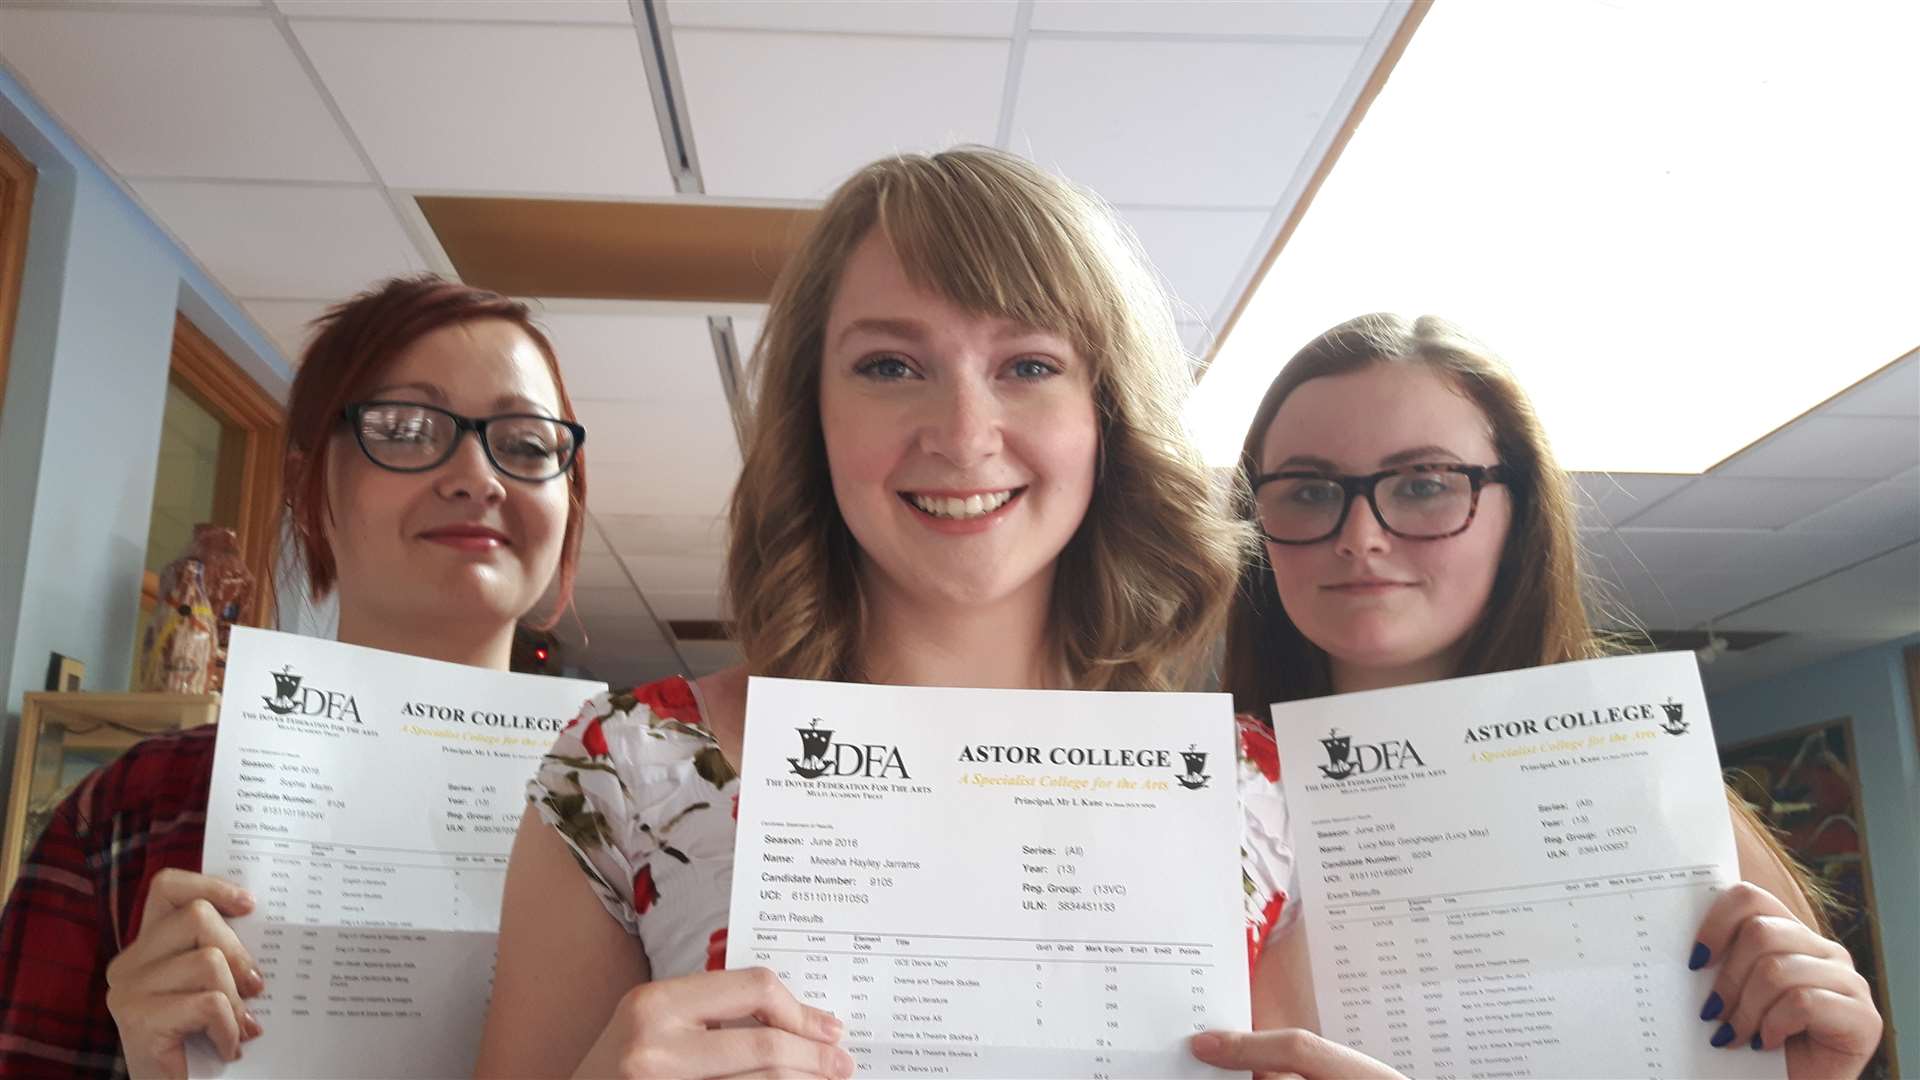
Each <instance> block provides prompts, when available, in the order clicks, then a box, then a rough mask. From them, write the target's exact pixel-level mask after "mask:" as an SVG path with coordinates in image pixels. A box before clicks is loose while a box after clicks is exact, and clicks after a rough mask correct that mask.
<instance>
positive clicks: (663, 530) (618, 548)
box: [600, 514, 727, 557]
mask: <svg viewBox="0 0 1920 1080" xmlns="http://www.w3.org/2000/svg"><path fill="white" fill-rule="evenodd" d="M600 523H601V525H602V526H603V527H604V528H605V529H606V531H607V535H608V536H609V537H611V538H612V541H613V550H614V551H615V553H617V554H620V555H694V556H701V557H710V556H716V555H722V554H724V553H725V552H726V546H727V523H726V520H725V518H723V517H721V516H719V515H713V514H603V515H601V517H600Z"/></svg>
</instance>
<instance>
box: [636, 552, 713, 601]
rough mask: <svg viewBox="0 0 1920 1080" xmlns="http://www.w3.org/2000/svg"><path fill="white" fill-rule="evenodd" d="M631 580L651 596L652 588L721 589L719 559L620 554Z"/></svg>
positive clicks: (684, 589) (680, 590)
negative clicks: (631, 577)
mask: <svg viewBox="0 0 1920 1080" xmlns="http://www.w3.org/2000/svg"><path fill="white" fill-rule="evenodd" d="M620 561H621V562H623V563H625V564H626V565H627V570H628V571H630V572H631V573H632V574H633V580H634V581H636V582H638V583H639V585H640V588H641V589H642V590H644V591H645V592H646V593H647V594H648V595H649V596H651V595H652V594H653V593H654V591H655V590H666V591H673V592H688V591H693V590H699V591H702V592H714V593H717V592H719V591H720V581H721V577H722V572H721V566H720V560H719V559H718V558H714V557H711V556H688V555H622V556H620Z"/></svg>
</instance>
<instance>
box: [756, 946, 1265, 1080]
mask: <svg viewBox="0 0 1920 1080" xmlns="http://www.w3.org/2000/svg"><path fill="white" fill-rule="evenodd" d="M1216 952H1217V950H1215V949H1214V948H1213V947H1211V946H1208V945H1202V944H1193V943H1183V942H1159V941H1064V940H1055V939H1030V938H988V937H968V936H964V935H955V934H928V933H906V934H895V933H884V934H877V933H868V932H853V931H840V930H832V929H826V928H821V927H805V926H795V927H778V926H758V927H755V928H754V930H753V937H752V942H751V946H750V952H749V956H750V958H751V960H752V962H754V963H756V964H764V965H766V966H767V967H770V968H772V969H773V970H774V971H775V972H776V973H778V974H779V976H780V978H781V979H782V980H783V981H784V982H785V983H786V984H787V986H788V987H789V988H791V989H792V990H793V991H794V993H795V994H796V995H798V996H799V997H800V999H801V1000H802V1001H805V1002H807V1003H808V1004H810V1005H813V1006H816V1007H818V1008H822V1009H827V1010H829V1011H831V1012H833V1013H834V1014H835V1015H837V1016H839V1017H840V1019H841V1020H843V1021H844V1022H845V1023H846V1025H847V1037H846V1046H847V1050H848V1052H849V1053H851V1054H852V1055H853V1057H854V1061H855V1062H856V1063H857V1064H858V1067H859V1070H860V1072H861V1073H862V1074H863V1075H869V1074H874V1073H879V1074H883V1075H884V1074H888V1073H891V1074H896V1075H949V1076H1019V1075H1053V1076H1093V1077H1104V1076H1111V1075H1168V1074H1170V1073H1171V1072H1173V1071H1175V1070H1174V1069H1173V1068H1172V1067H1173V1066H1175V1065H1180V1064H1181V1063H1182V1062H1184V1067H1182V1068H1180V1069H1179V1070H1178V1071H1182V1072H1185V1071H1191V1065H1192V1062H1191V1058H1190V1057H1189V1055H1188V1053H1187V1050H1186V1048H1185V1045H1184V1043H1182V1044H1181V1045H1178V1046H1173V1047H1168V1046H1164V1045H1143V1044H1141V1043H1140V1042H1139V1040H1138V1039H1137V1037H1131V1038H1130V1034H1131V1033H1133V1032H1137V1031H1139V1030H1141V1029H1142V1028H1145V1027H1148V1026H1150V1025H1149V1024H1148V1021H1149V1019H1151V1020H1152V1021H1154V1022H1155V1023H1157V1024H1158V1026H1159V1027H1160V1028H1161V1030H1165V1022H1166V1017H1167V1016H1168V1015H1169V1013H1170V1011H1173V1010H1178V1011H1180V1012H1181V1013H1183V1014H1191V1015H1192V1017H1193V1022H1192V1024H1191V1028H1192V1030H1194V1031H1199V1030H1202V1029H1203V1028H1205V1027H1206V1024H1205V1023H1204V1022H1203V1020H1204V1013H1205V1005H1204V1002H1205V996H1206V990H1205V986H1204V977H1205V976H1206V975H1207V973H1208V971H1209V969H1211V968H1213V967H1214V966H1216V965H1218V964H1221V963H1231V964H1238V965H1241V966H1242V967H1244V965H1245V964H1246V957H1245V956H1244V954H1238V953H1236V954H1235V955H1233V956H1227V957H1221V956H1218V955H1216ZM1072 1031H1079V1032H1087V1031H1092V1032H1095V1033H1096V1034H1095V1035H1093V1036H1092V1037H1091V1038H1090V1039H1088V1038H1086V1037H1084V1036H1082V1037H1081V1038H1080V1039H1079V1040H1078V1042H1080V1043H1081V1045H1075V1040H1073V1039H1071V1038H1069V1035H1068V1033H1069V1032H1072Z"/></svg>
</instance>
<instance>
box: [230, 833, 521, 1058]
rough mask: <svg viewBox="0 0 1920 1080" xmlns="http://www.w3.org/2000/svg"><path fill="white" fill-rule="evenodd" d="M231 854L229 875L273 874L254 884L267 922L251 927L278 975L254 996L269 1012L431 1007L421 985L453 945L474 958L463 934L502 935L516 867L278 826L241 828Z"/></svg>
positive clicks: (261, 958) (266, 968) (496, 858)
mask: <svg viewBox="0 0 1920 1080" xmlns="http://www.w3.org/2000/svg"><path fill="white" fill-rule="evenodd" d="M228 862H229V864H230V865H227V866H225V867H222V868H220V869H222V870H224V871H225V876H227V877H229V878H231V879H236V880H246V881H249V882H261V881H264V883H265V884H264V887H261V886H260V885H257V884H256V885H254V886H252V887H253V888H255V889H256V890H258V891H259V892H260V893H262V894H263V895H262V899H263V900H264V903H263V905H262V907H263V913H262V915H261V916H260V922H259V923H258V924H256V925H246V926H243V930H244V931H245V933H244V934H243V939H246V944H247V945H248V947H249V948H250V949H251V951H252V952H253V955H254V961H255V963H256V964H257V965H258V966H259V968H260V973H261V974H262V975H263V976H264V977H265V978H266V980H267V991H266V993H264V994H262V995H261V996H260V997H259V998H258V999H256V1000H255V1001H254V1002H253V1003H252V1004H251V1007H252V1008H253V1010H254V1012H255V1013H256V1014H257V1015H259V1016H260V1017H261V1019H262V1020H263V1022H264V1021H267V1020H269V1019H270V1018H271V1017H272V1016H274V1015H275V1014H276V1013H277V1012H279V1011H280V1010H281V1009H285V1010H286V1011H287V1012H288V1013H289V1014H290V1015H293V1016H308V1015H329V1016H335V1017H365V1016H389V1017H399V1018H418V1017H420V1016H421V1015H422V1014H421V1013H420V1012H418V1011H417V1008H416V1005H417V1000H416V999H417V996H418V995H417V994H416V983H417V982H419V981H420V980H422V979H434V978H435V977H436V976H437V975H438V974H439V973H440V972H439V970H437V969H440V966H441V965H444V964H446V963H448V958H447V956H446V955H444V954H447V953H452V954H453V956H454V957H455V958H456V962H458V963H461V964H463V965H464V964H466V963H467V961H465V960H464V959H463V958H461V957H460V952H459V950H460V949H461V948H465V947H466V946H463V945H460V944H458V943H457V942H458V940H459V939H461V938H467V937H472V938H476V939H477V938H482V937H484V938H491V937H492V936H493V932H492V931H491V929H489V928H488V924H489V922H490V921H492V920H497V918H498V914H497V913H498V911H499V907H500V894H501V891H502V889H503V888H504V886H505V882H506V870H507V857H506V856H505V855H492V854H465V853H455V852H447V851H427V850H415V849H408V848H384V847H370V846H367V845H363V844H340V843H330V842H322V841H314V840H305V839H299V838H291V837H275V836H236V837H234V838H233V839H232V845H231V850H230V852H229V860H228ZM249 922H251V920H250V921H249ZM449 925H451V926H453V927H455V928H456V929H454V930H451V931H448V930H441V929H440V927H444V926H449ZM429 928H431V931H432V932H429ZM487 952H488V954H489V955H490V953H491V950H490V949H489V950H487ZM487 967H488V969H489V972H490V970H491V964H490V963H489V964H488V965H487Z"/></svg>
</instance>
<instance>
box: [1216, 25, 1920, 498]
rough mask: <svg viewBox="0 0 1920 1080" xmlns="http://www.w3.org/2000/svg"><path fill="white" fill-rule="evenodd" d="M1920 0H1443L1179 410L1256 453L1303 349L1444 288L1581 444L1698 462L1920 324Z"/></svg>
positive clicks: (1784, 413)
mask: <svg viewBox="0 0 1920 1080" xmlns="http://www.w3.org/2000/svg"><path fill="white" fill-rule="evenodd" d="M1916 40H1920V4H1911V3H1908V4H1894V3H1876V4H1865V5H1860V6H1857V7H1847V8H1844V9H1843V8H1823V9H1814V8H1808V7H1804V6H1789V5H1785V4H1771V3H1755V4H1737V5H1736V4H1730V3H1715V4H1706V3H1699V4H1694V3H1686V4H1673V3H1659V2H1642V0H1633V2H1609V3H1600V2H1595V0H1556V2H1555V3H1537V2H1528V3H1512V2H1503V3H1496V2H1491V0H1474V2H1472V3H1439V4H1435V5H1433V7H1432V8H1431V10H1430V11H1429V12H1428V14H1427V16H1426V18H1425V20H1424V21H1423V22H1422V23H1421V25H1420V27H1419V30H1418V32H1416V33H1415V34H1414V36H1413V39H1412V42H1411V44H1410V45H1409V47H1408V49H1407V51H1406V53H1405V55H1404V56H1402V57H1401V59H1400V62H1399V64H1398V65H1397V67H1396V68H1395V70H1394V72H1393V74H1392V76H1391V77H1390V78H1389V79H1388V80H1387V83H1386V86H1385V88H1384V89H1383V90H1382V91H1381V93H1380V96H1379V97H1378V98H1377V99H1376V101H1375V102H1374V105H1373V107H1372V109H1371V111H1370V112H1369V113H1368V114H1367V116H1366V118H1365V119H1364V121H1363V122H1362V123H1361V124H1360V126H1359V128H1358V129H1357V130H1356V132H1355V133H1354V136H1353V139H1352V141H1351V142H1350V143H1349V144H1348V146H1347V148H1346V150H1345V152H1344V153H1343V154H1342V155H1341V157H1340V160H1339V161H1338V162H1337V163H1336V165H1335V167H1334V169H1333V171H1332V172H1331V174H1330V175H1329V176H1328V178H1327V181H1326V183H1325V184H1324V186H1323V187H1322V188H1321V190H1320V192H1319V194H1318V195H1317V196H1316V197H1315V199H1314V201H1313V204H1312V205H1311V206H1310V207H1309V209H1308V211H1307V213H1306V215H1305V216H1304V217H1303V218H1302V220H1301V222H1300V225H1299V228H1298V229H1297V230H1296V231H1295V233H1294V235H1293V237H1292V239H1291V240H1290V241H1289V242H1288V243H1287V245H1286V247H1285V249H1284V250H1283V251H1282V252H1281V254H1280V256H1279V258H1278V259H1277V260H1276V261H1275V262H1274V265H1273V267H1272V269H1271V270H1270V271H1269V272H1268V274H1267V276H1266V278H1265V280H1263V281H1262V282H1261V283H1260V284H1259V286H1258V288H1257V291H1256V292H1255V293H1254V295H1253V297H1252V298H1251V300H1250V301H1249V302H1248V305H1247V308H1246V310H1245V311H1244V312H1243V313H1242V315H1241V318H1240V320H1239V322H1238V324H1237V325H1235V326H1234V327H1233V329H1232V331H1231V334H1230V336H1229V337H1228V339H1227V340H1226V341H1225V342H1224V343H1223V344H1222V345H1221V348H1220V352H1219V355H1218V356H1217V358H1216V360H1215V362H1214V364H1213V366H1212V367H1211V369H1210V370H1209V371H1208V373H1207V374H1206V376H1205V378H1204V379H1203V380H1202V381H1201V384H1200V386H1199V387H1198V389H1197V390H1196V391H1195V394H1194V397H1193V400H1192V403H1191V406H1190V409H1189V415H1188V419H1189V422H1190V424H1191V426H1192V429H1193V431H1194V432H1195V434H1196V435H1197V436H1198V437H1199V438H1200V439H1201V440H1202V442H1203V445H1204V447H1205V449H1206V452H1207V457H1208V460H1210V461H1212V462H1214V463H1216V464H1229V463H1231V462H1233V461H1234V460H1236V458H1237V455H1238V452H1239V446H1240V442H1241V439H1242V438H1243V436H1244V433H1245V431H1246V427H1247V424H1248V423H1249V422H1250V420H1251V418H1252V414H1253V410H1254V408H1255V406H1256V405H1257V404H1258V403H1259V400H1260V397H1261V394H1262V393H1263V392H1264V390H1265V388H1266V386H1267V384H1268V382H1269V381H1270V380H1271V379H1272V378H1273V376H1274V374H1275V373H1276V372H1278V371H1279V369H1280V367H1281V365H1282V364H1284V363H1285V362H1286V361H1287V359H1288V358H1289V357H1291V356H1292V355H1293V354H1294V352H1296V351H1297V350H1298V349H1299V348H1300V347H1301V346H1302V345H1304V344H1305V343H1306V342H1307V341H1309V340H1311V339H1312V338H1313V337H1314V336H1315V335H1316V334H1318V333H1320V332H1321V331H1323V330H1325V329H1327V328H1329V327H1331V326H1333V325H1335V324H1336V323H1338V322H1340V321H1342V320H1344V319H1346V318H1349V317H1351V316H1354V315H1358V314H1362V313H1365V312H1369V311H1394V312H1399V313H1401V314H1407V315H1415V314H1423V313H1432V314H1438V315H1444V316H1446V317H1448V318H1450V319H1452V320H1454V321H1455V322H1458V323H1460V324H1461V325H1463V326H1464V327H1466V328H1467V329H1468V330H1469V331H1470V332H1472V333H1473V334H1475V335H1476V336H1478V337H1480V338H1481V339H1482V340H1484V341H1486V342H1488V343H1489V344H1490V345H1492V346H1493V348H1494V349H1495V350H1496V351H1497V352H1499V353H1500V354H1501V355H1502V356H1504V357H1505V358H1506V360H1507V361H1508V362H1509V363H1510V364H1512V365H1513V367H1514V368H1515V370H1516V371H1517V372H1518V373H1519V376H1520V379H1521V382H1522V384H1523V385H1524V386H1526V388H1527V390H1528V391H1529V393H1530V394H1531V395H1532V397H1533V399H1534V401H1535V403H1536V404H1537V405H1538V407H1539V410H1540V413H1541V415H1542V417H1543V418H1544V420H1545V422H1546V425H1547V430H1548V433H1549V434H1550V435H1551V437H1552V439H1553V441H1554V445H1555V449H1556V451H1557V453H1558V455H1559V457H1560V460H1561V463H1562V464H1563V465H1565V466H1567V467H1569V468H1572V469H1582V470H1605V471H1619V472H1664V473H1697V472H1701V471H1703V470H1705V469H1707V468H1708V467H1710V466H1712V465H1713V464H1714V463H1716V462H1718V461H1720V460H1722V459H1723V458H1725V457H1727V456H1728V455H1729V454H1732V453H1733V452H1734V451H1736V450H1738V449H1740V448H1741V447H1743V446H1745V445H1747V444H1749V443H1751V442H1753V441H1754V440H1756V439H1758V438H1760V437H1762V436H1764V435H1766V434H1767V433H1768V432H1770V431H1772V430H1773V429H1775V428H1777V427H1779V426H1780V425H1781V424H1783V423H1786V422H1787V421H1789V420H1791V419H1792V418H1793V417H1795V416H1797V415H1799V414H1800V413H1801V412H1804V411H1805V410H1807V409H1808V408H1811V407H1812V406H1814V405H1816V404H1818V403H1819V402H1820V401H1822V400H1824V399H1825V398H1827V397H1828V396H1830V395H1832V394H1833V393H1835V392H1837V391H1839V390H1841V389H1843V388H1845V387H1846V386H1848V385H1849V384H1851V383H1853V382H1854V381H1856V380H1858V379H1860V378H1861V377H1863V376H1865V375H1867V374H1869V373H1871V372H1872V371H1874V370H1875V369H1877V368H1879V367H1881V366H1882V365H1884V364H1887V363H1889V362H1891V361H1892V360H1894V359H1895V358H1896V357H1898V356H1900V355H1902V354H1903V353H1905V352H1907V351H1908V350H1910V349H1912V348H1913V347H1914V345H1915V344H1916V342H1920V198H1916V197H1915V193H1914V192H1915V187H1914V184H1915V178H1916V177H1920V136H1916V134H1915V132H1916V130H1920V129H1916V127H1915V126H1914V124H1915V120H1914V118H1915V116H1916V115H1920V84H1916V83H1915V82H1914V81H1913V68H1912V63H1911V50H1912V47H1913V42H1915V41H1916Z"/></svg>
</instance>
